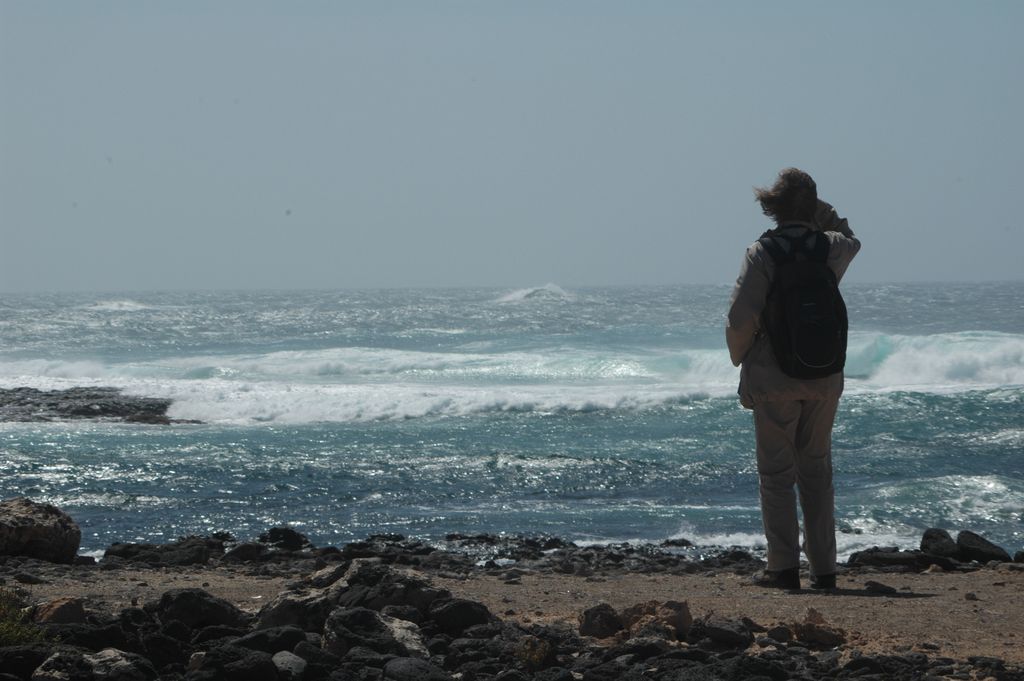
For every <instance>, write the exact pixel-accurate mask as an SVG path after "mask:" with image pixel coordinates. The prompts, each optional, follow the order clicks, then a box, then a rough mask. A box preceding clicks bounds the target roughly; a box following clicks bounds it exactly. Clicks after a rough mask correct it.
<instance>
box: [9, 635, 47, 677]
mask: <svg viewBox="0 0 1024 681" xmlns="http://www.w3.org/2000/svg"><path fill="white" fill-rule="evenodd" d="M53 648H54V647H53V644H52V643H31V644H28V645H20V646H0V670H3V671H5V672H8V673H10V674H14V675H15V676H17V677H18V678H19V679H27V678H29V677H30V676H31V675H32V672H33V670H35V669H37V668H38V667H39V666H40V665H41V664H43V662H45V661H46V659H47V658H49V657H50V656H51V655H53V653H54V649H53Z"/></svg>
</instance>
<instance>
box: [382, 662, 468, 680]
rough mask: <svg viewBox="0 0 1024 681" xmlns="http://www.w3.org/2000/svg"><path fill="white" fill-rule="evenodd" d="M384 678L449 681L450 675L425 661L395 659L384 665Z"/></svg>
mask: <svg viewBox="0 0 1024 681" xmlns="http://www.w3.org/2000/svg"><path fill="white" fill-rule="evenodd" d="M384 678H385V679H389V680H390V681H451V678H452V677H451V675H450V674H448V673H447V672H446V671H444V670H443V669H441V668H440V667H437V666H435V665H433V664H431V663H429V662H427V661H426V660H421V659H419V658H416V657H396V658H395V659H393V660H391V661H389V662H388V663H387V664H385V665H384Z"/></svg>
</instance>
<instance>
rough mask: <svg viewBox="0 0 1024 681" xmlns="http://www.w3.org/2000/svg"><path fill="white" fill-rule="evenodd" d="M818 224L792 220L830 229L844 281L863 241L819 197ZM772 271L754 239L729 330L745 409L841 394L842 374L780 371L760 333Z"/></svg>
mask: <svg viewBox="0 0 1024 681" xmlns="http://www.w3.org/2000/svg"><path fill="white" fill-rule="evenodd" d="M815 222H816V224H810V223H792V224H793V225H799V226H804V227H810V228H812V229H820V230H822V231H824V232H825V233H826V235H827V236H828V240H829V253H828V264H829V267H831V268H832V271H833V272H835V273H836V279H837V280H840V279H842V278H843V274H845V273H846V268H847V267H848V266H849V265H850V262H851V261H852V260H853V257H854V256H855V255H857V251H859V250H860V241H859V240H858V239H857V237H855V236H854V235H853V232H852V231H851V230H850V226H849V225H848V224H847V222H846V218H840V217H839V215H837V214H836V211H835V209H834V208H832V206H830V205H829V204H827V203H825V202H824V201H818V212H817V215H816V216H815ZM787 227H788V225H787ZM774 274H775V262H774V261H773V260H772V257H771V255H770V254H768V253H767V252H766V251H765V250H764V247H763V246H762V245H761V244H760V243H758V242H756V241H755V242H754V243H753V244H752V245H751V246H750V248H748V249H747V253H746V255H745V256H744V258H743V265H742V267H741V268H740V275H739V277H737V279H736V286H735V288H733V291H732V301H731V303H730V306H729V320H728V325H727V326H726V329H725V340H726V343H728V345H729V355H730V356H731V358H732V363H733V364H734V365H735V366H739V367H741V368H740V387H739V395H740V403H741V404H742V405H743V406H744V407H746V408H747V409H753V407H754V405H755V404H757V403H758V402H768V401H772V402H776V401H789V400H820V399H825V398H828V397H835V398H838V397H839V395H841V394H842V392H843V374H842V372H840V373H838V374H834V375H832V376H826V377H825V378H815V379H798V378H791V377H790V376H787V375H786V374H784V373H782V370H781V369H779V366H778V364H777V363H776V361H775V356H774V355H773V354H772V348H771V344H770V343H769V341H768V336H767V334H763V333H760V329H761V311H762V310H763V309H764V305H765V300H766V298H767V297H768V289H769V287H770V285H771V281H772V277H773V275H774Z"/></svg>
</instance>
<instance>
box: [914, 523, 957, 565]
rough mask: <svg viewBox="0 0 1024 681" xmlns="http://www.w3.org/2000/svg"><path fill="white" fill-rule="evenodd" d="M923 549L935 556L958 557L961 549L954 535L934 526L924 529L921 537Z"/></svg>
mask: <svg viewBox="0 0 1024 681" xmlns="http://www.w3.org/2000/svg"><path fill="white" fill-rule="evenodd" d="M921 551H923V552H924V553H927V554H930V555H933V556H944V557H946V558H956V557H957V556H958V555H959V553H960V549H958V548H957V545H956V542H955V541H953V537H951V536H950V535H949V532H946V531H945V530H943V529H940V528H937V527H932V528H929V529H927V530H925V531H924V535H923V536H922V537H921Z"/></svg>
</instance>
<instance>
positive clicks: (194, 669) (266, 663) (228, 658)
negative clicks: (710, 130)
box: [187, 645, 279, 681]
mask: <svg viewBox="0 0 1024 681" xmlns="http://www.w3.org/2000/svg"><path fill="white" fill-rule="evenodd" d="M188 669H189V672H188V677H187V678H188V681H278V679H279V677H278V671H277V666H276V665H275V664H274V661H273V657H271V656H270V655H269V654H268V653H264V652H262V651H259V650H250V649H248V648H241V647H238V646H232V645H225V646H219V647H216V648H211V649H209V650H206V651H203V652H202V653H197V654H195V655H193V656H192V658H191V659H190V660H189V664H188Z"/></svg>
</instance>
